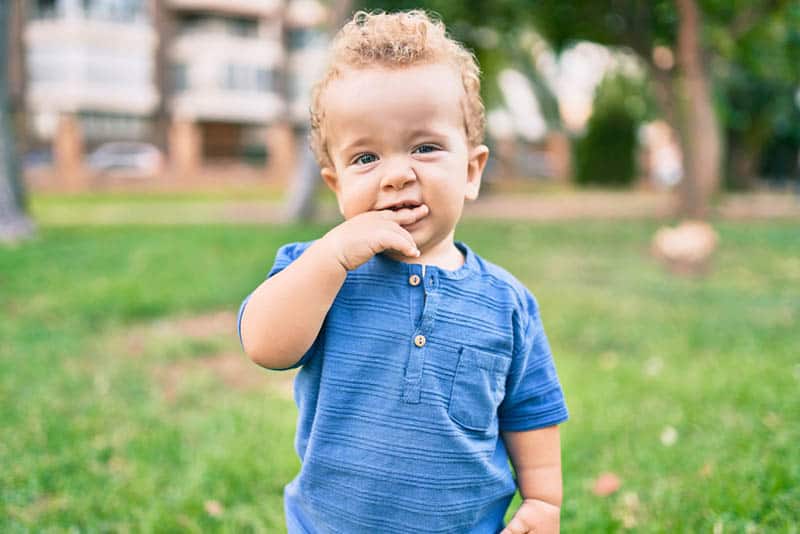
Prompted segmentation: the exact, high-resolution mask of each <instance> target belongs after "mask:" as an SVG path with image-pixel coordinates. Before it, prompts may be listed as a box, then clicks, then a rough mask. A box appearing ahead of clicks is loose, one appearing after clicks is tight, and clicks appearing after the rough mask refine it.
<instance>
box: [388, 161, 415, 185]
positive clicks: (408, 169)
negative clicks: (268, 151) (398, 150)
mask: <svg viewBox="0 0 800 534" xmlns="http://www.w3.org/2000/svg"><path fill="white" fill-rule="evenodd" d="M387 163H388V165H386V166H385V167H384V168H385V172H384V175H383V179H382V184H381V186H382V188H391V189H402V188H403V187H405V186H406V184H408V183H409V182H413V181H415V180H416V179H417V173H416V172H415V171H414V168H413V167H412V166H411V164H410V163H409V161H408V160H407V159H400V158H397V159H396V160H394V161H389V162H387Z"/></svg>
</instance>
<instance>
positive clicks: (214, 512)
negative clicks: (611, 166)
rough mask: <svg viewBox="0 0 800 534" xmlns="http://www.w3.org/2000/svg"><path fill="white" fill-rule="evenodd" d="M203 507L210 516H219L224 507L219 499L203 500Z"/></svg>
mask: <svg viewBox="0 0 800 534" xmlns="http://www.w3.org/2000/svg"><path fill="white" fill-rule="evenodd" d="M203 508H205V509H206V513H207V514H208V515H210V516H211V517H219V516H221V515H222V512H224V509H223V508H222V505H221V504H220V503H219V501H214V500H210V501H206V502H204V503H203Z"/></svg>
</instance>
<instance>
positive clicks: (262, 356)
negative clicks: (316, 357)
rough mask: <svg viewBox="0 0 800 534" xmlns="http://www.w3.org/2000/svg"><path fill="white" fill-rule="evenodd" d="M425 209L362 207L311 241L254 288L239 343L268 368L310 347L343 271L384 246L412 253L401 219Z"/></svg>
mask: <svg viewBox="0 0 800 534" xmlns="http://www.w3.org/2000/svg"><path fill="white" fill-rule="evenodd" d="M427 212H428V208H427V206H425V205H424V204H423V205H422V206H418V207H416V208H414V209H402V210H398V211H391V210H382V211H371V212H366V213H362V214H360V215H357V216H355V217H353V218H352V219H349V220H347V221H345V222H343V223H342V224H340V225H339V226H337V227H336V228H334V229H333V230H331V231H330V232H328V233H327V234H325V236H324V237H322V238H320V239H319V240H318V241H317V242H315V243H314V244H313V245H311V246H310V247H309V248H308V249H307V250H306V251H305V252H304V253H303V254H302V255H301V256H300V257H299V258H298V259H297V260H295V261H294V262H292V264H291V265H289V266H288V267H287V268H286V269H284V270H283V271H281V272H280V273H278V274H276V275H275V276H273V277H271V278H269V279H267V280H265V281H264V282H263V283H262V284H261V285H260V286H258V287H257V288H256V290H255V291H254V292H253V294H252V296H251V297H250V300H249V302H248V303H247V306H245V309H244V313H243V315H242V322H241V332H242V345H243V346H244V350H245V353H247V355H248V356H249V357H250V359H251V360H253V361H254V362H255V363H257V364H259V365H261V366H263V367H267V368H270V369H284V368H286V367H291V366H292V365H293V364H295V363H296V362H297V361H298V360H299V359H300V358H301V357H302V355H303V354H304V353H305V352H306V351H307V350H308V349H309V347H311V344H312V343H313V342H314V339H315V338H316V337H317V334H319V331H320V328H321V327H322V323H323V321H324V320H325V316H326V315H327V313H328V310H329V309H330V307H331V304H332V303H333V300H334V299H335V298H336V295H337V294H338V293H339V290H340V289H341V287H342V284H344V281H345V278H346V277H347V271H349V270H352V269H355V268H356V267H358V266H359V265H361V264H363V263H365V262H366V261H368V260H369V259H370V258H371V257H372V256H374V255H375V254H377V253H379V252H382V251H384V250H387V249H392V250H397V251H399V252H401V253H403V254H405V255H407V256H411V257H415V256H416V255H418V251H417V247H416V244H415V243H414V240H413V239H412V238H411V234H409V233H408V232H407V231H406V230H405V229H404V228H403V227H402V226H401V225H402V224H411V223H413V222H414V221H416V220H418V219H419V218H421V217H423V216H425V215H426V214H427Z"/></svg>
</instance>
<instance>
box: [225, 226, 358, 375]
mask: <svg viewBox="0 0 800 534" xmlns="http://www.w3.org/2000/svg"><path fill="white" fill-rule="evenodd" d="M346 276H347V271H346V270H345V269H344V268H343V267H342V265H341V264H340V263H339V261H338V260H337V259H336V257H335V256H334V255H332V254H331V253H330V251H329V250H328V249H327V247H326V243H325V242H324V240H319V241H317V242H316V243H314V244H313V245H311V246H310V247H309V248H308V249H307V250H306V251H305V252H304V253H303V254H302V255H301V256H300V257H299V258H298V259H297V260H296V261H294V262H293V263H292V264H291V265H289V266H288V267H287V268H286V269H284V270H283V271H281V272H280V273H278V274H276V275H274V276H273V277H271V278H269V279H267V280H265V281H264V282H263V283H262V284H261V285H260V286H258V288H256V290H255V291H254V292H253V294H252V296H251V297H250V300H249V302H248V303H247V305H246V306H245V309H244V313H243V315H242V322H241V332H242V345H243V346H244V350H245V353H246V354H247V355H248V357H250V359H251V360H253V361H254V362H255V363H257V364H259V365H261V366H263V367H267V368H272V369H281V368H286V367H290V366H291V365H293V364H294V363H296V362H297V360H299V359H300V357H301V356H302V355H303V354H304V353H305V352H306V351H307V350H308V348H309V347H311V344H312V343H313V342H314V339H315V338H316V337H317V334H319V331H320V328H321V327H322V323H323V321H324V320H325V316H326V315H327V313H328V310H329V309H330V307H331V304H332V303H333V300H334V299H335V298H336V295H337V294H338V292H339V289H341V287H342V284H343V283H344V280H345V278H346Z"/></svg>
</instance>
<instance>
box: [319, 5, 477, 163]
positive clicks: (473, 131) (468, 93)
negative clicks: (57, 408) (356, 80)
mask: <svg viewBox="0 0 800 534" xmlns="http://www.w3.org/2000/svg"><path fill="white" fill-rule="evenodd" d="M438 62H441V63H448V64H451V65H452V66H453V67H454V68H455V69H456V70H457V72H459V73H460V75H461V83H462V85H463V87H464V95H465V96H464V98H463V101H462V103H461V107H462V109H463V111H464V128H465V130H466V135H467V141H468V142H469V144H470V146H477V145H479V144H481V142H483V135H484V123H485V119H484V108H483V102H482V101H481V96H480V90H481V80H480V68H479V67H478V62H477V61H476V59H475V56H474V55H473V54H472V53H471V52H469V51H468V50H467V49H466V48H464V46H463V45H461V44H460V43H458V42H457V41H455V40H453V39H452V38H450V37H449V36H448V35H447V32H446V30H445V27H444V24H443V23H442V22H441V21H440V20H438V19H435V18H432V17H430V16H429V15H428V14H427V13H426V12H424V11H421V10H412V11H402V12H398V13H383V12H373V13H368V12H366V11H359V12H357V13H356V14H355V15H353V18H352V20H350V22H348V23H347V24H345V25H344V27H343V28H342V29H341V30H339V33H338V34H337V35H336V37H335V38H334V40H333V44H332V47H331V57H330V62H329V64H328V68H327V70H326V71H325V73H324V75H323V77H322V79H320V80H319V81H318V82H317V83H316V84H315V85H314V87H313V89H312V93H311V109H310V112H311V135H310V141H311V149H312V150H313V151H314V156H315V157H316V158H317V162H318V163H319V164H320V166H322V167H327V166H331V164H332V163H331V159H330V156H329V154H328V150H327V139H326V137H325V109H324V96H325V90H326V89H327V88H328V85H329V84H330V82H331V81H332V80H335V79H336V78H338V77H339V76H341V74H342V72H344V70H345V69H348V68H349V69H363V68H368V67H372V66H380V67H387V68H401V67H407V66H410V65H418V64H430V63H438Z"/></svg>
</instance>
